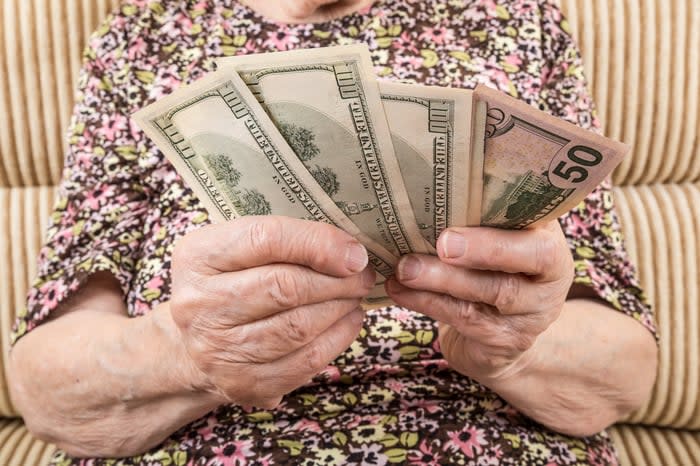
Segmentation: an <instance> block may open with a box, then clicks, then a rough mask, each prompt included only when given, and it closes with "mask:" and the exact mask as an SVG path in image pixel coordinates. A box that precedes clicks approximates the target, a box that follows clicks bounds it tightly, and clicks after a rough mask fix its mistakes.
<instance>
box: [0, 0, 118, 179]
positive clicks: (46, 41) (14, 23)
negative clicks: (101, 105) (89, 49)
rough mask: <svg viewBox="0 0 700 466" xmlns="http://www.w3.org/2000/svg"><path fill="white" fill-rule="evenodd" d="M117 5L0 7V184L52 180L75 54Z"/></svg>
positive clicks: (86, 1)
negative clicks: (0, 31)
mask: <svg viewBox="0 0 700 466" xmlns="http://www.w3.org/2000/svg"><path fill="white" fill-rule="evenodd" d="M117 3H118V1H117V0H80V1H60V2H59V1H54V0H26V1H10V0H7V1H3V2H2V6H1V8H0V29H1V30H2V33H0V38H1V40H0V50H1V53H0V186H22V185H51V184H55V183H56V182H57V181H58V179H59V177H60V172H61V166H62V163H63V152H64V142H63V140H64V137H63V136H64V134H65V130H66V127H67V124H68V119H69V116H70V112H71V107H72V105H73V94H74V89H75V87H76V78H77V71H78V68H79V66H80V61H81V56H82V50H83V47H84V45H85V42H86V40H87V37H88V35H89V34H90V33H91V32H92V30H93V29H95V27H96V25H97V24H98V23H99V22H100V21H101V20H103V19H104V18H105V16H106V14H107V11H109V10H111V9H112V8H114V7H115V5H116V4H117Z"/></svg>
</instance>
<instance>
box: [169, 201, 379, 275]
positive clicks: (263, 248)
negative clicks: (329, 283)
mask: <svg viewBox="0 0 700 466" xmlns="http://www.w3.org/2000/svg"><path fill="white" fill-rule="evenodd" d="M183 241H184V242H185V244H181V245H178V246H180V247H178V248H176V252H178V253H179V254H180V255H181V256H182V257H178V259H180V260H183V261H187V262H190V264H191V267H195V268H196V269H197V271H198V272H200V273H206V274H216V273H222V272H233V271H237V270H243V269H248V268H252V267H258V266H261V265H266V264H274V263H280V262H282V263H290V264H299V265H304V266H307V267H310V268H312V269H314V270H316V271H317V272H321V273H324V274H328V275H333V276H338V277H346V276H348V275H351V274H354V273H358V272H361V271H362V270H363V269H364V268H365V267H366V266H367V262H368V257H367V251H366V250H365V248H364V246H362V245H361V244H360V243H359V242H358V241H357V240H356V239H354V238H353V237H352V236H350V235H349V234H348V233H345V232H344V231H342V230H340V229H339V228H336V227H334V226H332V225H328V224H325V223H321V222H312V221H308V220H298V219H294V218H289V217H280V216H271V215H270V216H246V217H241V218H238V219H236V220H232V221H230V222H225V223H218V224H214V225H208V226H206V227H204V228H201V229H199V230H197V231H194V232H192V233H190V234H189V235H187V236H186V237H185V238H183Z"/></svg>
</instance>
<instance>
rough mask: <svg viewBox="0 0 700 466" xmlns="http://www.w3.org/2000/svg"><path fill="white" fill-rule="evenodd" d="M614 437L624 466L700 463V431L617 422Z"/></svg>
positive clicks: (674, 465)
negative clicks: (620, 423) (619, 423)
mask: <svg viewBox="0 0 700 466" xmlns="http://www.w3.org/2000/svg"><path fill="white" fill-rule="evenodd" d="M610 436H611V437H612V439H613V443H614V444H615V447H616V448H617V451H618V454H619V456H620V465H621V466H658V465H664V466H689V465H694V464H700V433H699V432H688V431H678V430H673V429H659V428H655V427H641V426H629V425H616V426H614V427H613V428H611V429H610Z"/></svg>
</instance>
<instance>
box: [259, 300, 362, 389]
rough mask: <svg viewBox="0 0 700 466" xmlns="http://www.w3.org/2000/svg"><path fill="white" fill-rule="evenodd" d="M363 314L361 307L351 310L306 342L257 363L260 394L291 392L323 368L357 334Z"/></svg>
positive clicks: (344, 348) (346, 346) (347, 345)
mask: <svg viewBox="0 0 700 466" xmlns="http://www.w3.org/2000/svg"><path fill="white" fill-rule="evenodd" d="M364 316H365V314H364V312H363V311H362V310H355V311H352V312H350V313H349V314H347V315H346V316H345V317H343V318H341V319H339V320H337V321H336V322H335V323H334V324H333V325H331V326H330V327H329V328H328V329H327V330H326V331H325V332H323V333H322V334H321V335H319V336H318V337H317V338H316V339H315V340H313V341H312V342H311V343H309V344H307V345H306V346H303V347H301V348H299V349H297V350H296V351H294V352H293V353H291V354H288V355H286V356H284V357H282V358H280V359H278V360H277V361H275V362H272V363H270V364H265V365H262V366H259V372H258V373H257V374H256V379H257V383H258V384H259V385H258V386H260V387H261V392H262V395H263V397H264V398H274V397H275V396H277V394H279V393H288V392H291V391H292V390H294V389H296V388H298V387H299V386H301V385H303V384H304V383H306V382H308V381H309V380H310V379H311V378H312V377H313V376H315V375H316V374H318V373H319V372H321V371H322V370H323V369H325V368H326V366H327V365H328V364H329V363H330V362H331V361H333V360H334V359H335V358H337V357H338V355H340V354H341V353H342V352H343V351H345V350H346V349H347V348H348V347H349V346H350V344H351V343H352V342H353V341H354V340H355V339H356V338H357V335H358V334H359V333H360V330H361V329H362V321H363V320H364Z"/></svg>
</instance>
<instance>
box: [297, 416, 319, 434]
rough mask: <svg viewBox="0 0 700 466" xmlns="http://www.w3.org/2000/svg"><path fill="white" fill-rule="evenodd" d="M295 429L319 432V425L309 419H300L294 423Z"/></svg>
mask: <svg viewBox="0 0 700 466" xmlns="http://www.w3.org/2000/svg"><path fill="white" fill-rule="evenodd" d="M294 430H295V431H299V432H302V431H309V432H315V433H321V432H322V429H321V426H320V425H319V424H318V422H316V421H310V420H308V419H302V420H300V421H299V422H297V423H296V424H295V425H294Z"/></svg>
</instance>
